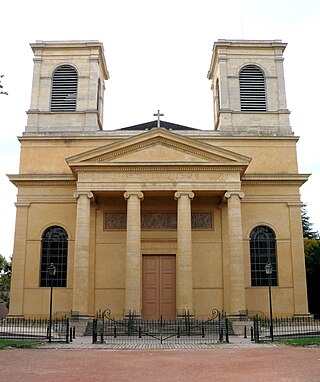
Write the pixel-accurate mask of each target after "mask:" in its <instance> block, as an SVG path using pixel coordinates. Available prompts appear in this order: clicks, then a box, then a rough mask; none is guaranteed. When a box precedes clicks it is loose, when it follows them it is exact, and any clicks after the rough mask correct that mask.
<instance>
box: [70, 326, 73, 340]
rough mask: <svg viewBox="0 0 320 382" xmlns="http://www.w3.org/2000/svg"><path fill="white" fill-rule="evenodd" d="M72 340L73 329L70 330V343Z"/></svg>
mask: <svg viewBox="0 0 320 382" xmlns="http://www.w3.org/2000/svg"><path fill="white" fill-rule="evenodd" d="M72 338H73V336H72V328H70V342H72Z"/></svg>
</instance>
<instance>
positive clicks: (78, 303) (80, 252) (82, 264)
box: [72, 191, 93, 317]
mask: <svg viewBox="0 0 320 382" xmlns="http://www.w3.org/2000/svg"><path fill="white" fill-rule="evenodd" d="M74 197H75V198H77V199H78V201H77V220H76V235H75V245H74V266H73V307H72V310H73V311H75V312H79V315H80V317H81V316H82V317H87V316H88V315H89V309H88V308H89V257H90V253H89V247H90V199H91V198H93V194H92V192H87V191H84V192H81V191H77V192H75V194H74Z"/></svg>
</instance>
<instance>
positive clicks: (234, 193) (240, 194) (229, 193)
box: [224, 191, 244, 199]
mask: <svg viewBox="0 0 320 382" xmlns="http://www.w3.org/2000/svg"><path fill="white" fill-rule="evenodd" d="M231 196H238V197H239V198H240V199H243V198H244V192H243V191H227V192H226V193H225V194H224V197H225V198H226V199H230V198H231Z"/></svg>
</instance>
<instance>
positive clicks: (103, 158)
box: [66, 128, 251, 171]
mask: <svg viewBox="0 0 320 382" xmlns="http://www.w3.org/2000/svg"><path fill="white" fill-rule="evenodd" d="M66 161H67V163H68V165H69V166H70V167H71V168H72V170H73V171H78V170H79V169H80V168H81V167H84V168H85V167H92V168H93V167H97V166H98V167H114V166H116V165H121V166H128V167H132V166H133V165H135V166H147V167H148V168H149V170H150V169H151V167H152V166H159V165H163V166H166V167H172V166H201V165H202V166H203V165H204V166H208V165H217V166H221V165H225V166H235V167H238V166H241V167H245V166H248V165H249V163H250V161H251V158H248V157H246V156H243V155H240V154H237V153H234V152H232V151H229V150H225V149H223V148H221V147H217V146H211V145H209V144H207V143H204V142H199V141H198V140H194V139H192V138H189V137H185V136H182V135H179V134H176V133H173V132H169V131H164V130H162V129H159V128H157V129H153V130H151V131H148V132H143V133H142V134H139V135H136V136H134V137H130V138H127V139H124V140H122V141H120V142H116V143H112V144H108V145H105V146H102V147H99V148H96V149H93V150H89V151H86V152H83V153H80V154H77V155H74V156H72V157H69V158H66Z"/></svg>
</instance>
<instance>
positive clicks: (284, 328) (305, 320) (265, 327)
mask: <svg viewBox="0 0 320 382" xmlns="http://www.w3.org/2000/svg"><path fill="white" fill-rule="evenodd" d="M270 327H271V321H270V319H268V318H262V317H254V319H253V332H254V333H253V336H254V340H255V342H260V341H268V340H271V329H270ZM272 330H273V338H274V340H281V339H287V338H306V337H320V320H319V319H315V318H313V317H293V318H276V319H273V320H272Z"/></svg>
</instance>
